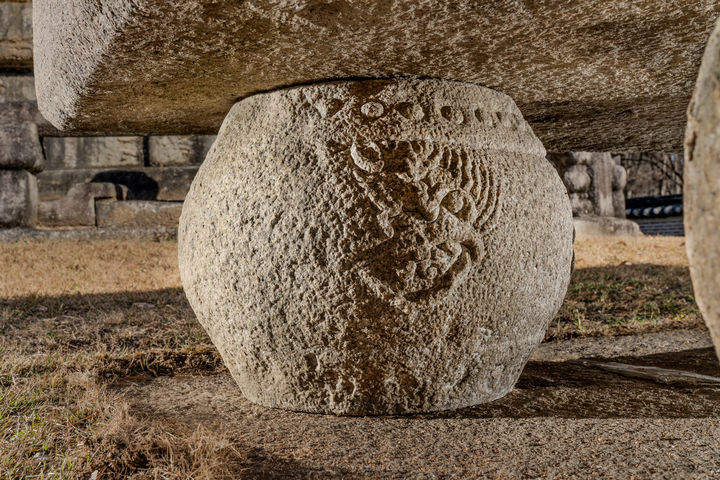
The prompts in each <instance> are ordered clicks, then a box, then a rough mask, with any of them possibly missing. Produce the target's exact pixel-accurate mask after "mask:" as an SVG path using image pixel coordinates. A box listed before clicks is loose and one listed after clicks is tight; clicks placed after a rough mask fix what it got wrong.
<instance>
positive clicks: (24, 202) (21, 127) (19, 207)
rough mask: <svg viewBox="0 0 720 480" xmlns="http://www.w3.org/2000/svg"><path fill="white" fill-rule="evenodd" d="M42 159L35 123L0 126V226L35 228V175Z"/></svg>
mask: <svg viewBox="0 0 720 480" xmlns="http://www.w3.org/2000/svg"><path fill="white" fill-rule="evenodd" d="M42 164H43V156H42V150H41V147H40V138H39V136H38V133H37V127H36V126H35V124H33V123H21V124H15V125H13V124H2V125H0V227H19V226H32V225H34V224H35V223H36V221H37V208H38V188H37V180H36V178H35V174H36V173H37V172H39V171H40V170H42Z"/></svg>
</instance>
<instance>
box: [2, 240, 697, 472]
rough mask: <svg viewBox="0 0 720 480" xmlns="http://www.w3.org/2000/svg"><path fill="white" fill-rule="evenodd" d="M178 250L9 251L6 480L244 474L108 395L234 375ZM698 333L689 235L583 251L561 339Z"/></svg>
mask: <svg viewBox="0 0 720 480" xmlns="http://www.w3.org/2000/svg"><path fill="white" fill-rule="evenodd" d="M176 248H177V246H176V244H175V243H173V242H109V241H90V242H88V241H84V242H57V241H56V242H18V243H10V244H2V243H0V272H2V273H0V358H1V359H2V361H1V362H0V387H1V388H2V393H0V478H7V479H10V478H88V477H89V476H90V475H91V474H92V472H95V471H97V472H98V477H97V478H98V479H103V478H171V479H175V478H177V479H180V478H183V479H184V478H194V479H205V478H208V479H209V478H233V476H234V475H236V474H237V472H241V471H242V468H243V465H245V464H246V463H247V455H248V454H249V453H248V452H246V451H240V450H238V448H237V445H238V443H237V441H231V440H232V439H231V435H229V434H227V433H226V432H223V431H222V429H219V428H214V429H213V431H212V432H209V431H207V427H199V428H197V429H189V428H187V427H183V426H177V425H175V426H169V425H166V424H164V423H163V422H162V420H160V419H154V418H148V417H144V416H142V414H140V413H138V412H130V411H129V410H128V407H127V404H126V403H125V402H124V400H123V399H122V398H120V397H118V396H117V395H116V394H113V393H112V392H111V391H109V390H108V386H110V385H112V384H113V383H114V382H123V381H128V380H131V379H133V378H139V377H147V376H159V375H175V374H179V373H191V374H195V375H202V374H215V373H218V372H221V371H223V369H224V367H223V366H222V364H221V361H220V358H219V356H218V355H217V353H216V351H215V349H214V348H213V346H212V344H211V343H210V341H209V339H208V338H207V336H206V335H205V333H204V332H203V331H202V329H201V328H200V326H199V325H198V323H197V322H196V320H195V318H194V315H193V313H192V311H191V309H190V307H189V305H188V303H187V301H186V299H185V296H184V294H183V292H182V289H181V287H180V278H179V275H178V271H177V264H176V263H177V262H176ZM143 304H150V305H151V307H150V308H148V306H147V305H143ZM699 325H701V320H700V318H699V315H698V313H697V308H696V306H695V303H694V299H693V297H692V289H691V286H690V280H689V274H688V268H687V260H686V257H685V248H684V243H683V239H677V238H640V239H617V238H615V239H591V240H583V241H580V242H578V244H577V246H576V270H575V272H574V273H573V279H572V285H571V287H570V289H569V292H568V298H567V299H566V301H565V304H564V305H563V307H562V309H561V311H560V312H559V314H558V316H557V318H556V319H555V321H554V322H553V324H552V325H551V327H550V329H549V331H548V339H549V340H553V339H562V338H568V337H573V336H586V335H616V334H626V333H634V332H641V331H648V330H658V329H666V328H676V327H688V326H699ZM250 450H251V449H250ZM33 476H34V477H33Z"/></svg>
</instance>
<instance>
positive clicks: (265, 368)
mask: <svg viewBox="0 0 720 480" xmlns="http://www.w3.org/2000/svg"><path fill="white" fill-rule="evenodd" d="M572 239H573V223H572V215H571V209H570V203H569V200H568V198H567V194H566V192H565V187H564V186H563V183H562V181H561V180H560V178H559V177H558V175H557V173H556V172H555V170H554V168H553V167H552V166H551V165H550V164H549V163H548V162H547V160H546V159H545V150H544V148H543V146H542V144H541V143H540V141H539V140H538V139H537V138H536V137H535V135H534V134H533V132H532V131H531V129H530V127H529V126H528V124H527V123H526V122H525V120H524V119H523V118H522V115H521V114H520V111H519V110H518V109H517V107H516V106H515V103H514V102H513V101H512V99H510V98H509V97H508V96H506V95H504V94H501V93H499V92H495V91H492V90H489V89H487V88H483V87H479V86H476V85H472V84H466V83H459V82H450V81H440V80H405V79H393V80H367V81H348V82H330V83H321V84H314V85H308V86H302V87H296V88H289V89H285V90H279V91H273V92H271V93H264V94H258V95H254V96H251V97H249V98H246V99H244V100H242V101H241V102H239V103H237V104H236V105H235V106H234V107H233V108H232V110H231V111H230V113H229V114H228V116H227V118H226V119H225V122H224V123H223V126H222V128H221V130H220V134H219V136H218V139H217V141H216V142H215V144H214V146H213V148H212V149H211V151H210V153H209V155H208V158H207V160H206V161H205V163H204V164H203V165H202V167H201V168H200V171H199V172H198V175H197V177H196V178H195V181H194V182H193V185H192V188H191V190H190V193H189V194H188V196H187V199H186V201H185V206H184V208H183V214H182V217H181V220H180V231H179V241H180V270H181V274H182V280H183V284H184V286H185V290H186V292H187V296H188V299H189V301H190V303H191V305H192V307H193V309H194V310H195V313H196V314H197V317H198V319H199V320H200V322H201V323H202V325H203V326H204V328H205V329H206V330H207V332H208V334H209V335H210V337H211V338H212V340H213V342H214V343H215V345H216V346H217V348H218V350H219V351H220V353H221V355H222V357H223V359H224V361H225V363H226V365H227V367H228V368H229V370H230V372H231V373H232V375H233V377H234V378H235V380H236V381H237V383H238V384H239V386H240V388H241V389H242V392H243V394H244V395H245V396H246V397H247V398H248V399H250V400H252V401H254V402H257V403H259V404H262V405H266V406H271V407H280V408H286V409H291V410H300V411H307V412H320V413H335V414H346V415H365V414H397V413H411V412H427V411H435V410H443V409H450V408H458V407H465V406H470V405H474V404H478V403H482V402H489V401H492V400H495V399H497V398H499V397H502V396H503V395H505V394H507V393H508V392H509V391H510V390H511V389H512V387H513V385H514V384H515V382H516V380H517V378H518V376H519V375H520V372H521V370H522V368H523V366H524V365H525V362H526V361H527V359H528V357H529V356H530V353H531V352H532V350H533V349H534V348H535V347H536V346H537V344H538V343H539V342H540V341H541V340H542V338H543V335H544V332H545V329H546V328H547V326H548V324H549V322H550V320H551V319H552V318H553V316H554V315H555V313H556V312H557V310H558V308H559V307H560V304H561V302H562V300H563V297H564V295H565V292H566V289H567V286H568V282H569V278H570V270H571V263H572V256H573V253H572Z"/></svg>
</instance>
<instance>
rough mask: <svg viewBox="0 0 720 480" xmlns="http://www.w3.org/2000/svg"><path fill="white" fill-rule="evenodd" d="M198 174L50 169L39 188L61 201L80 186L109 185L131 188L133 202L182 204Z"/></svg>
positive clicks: (165, 170) (179, 169)
mask: <svg viewBox="0 0 720 480" xmlns="http://www.w3.org/2000/svg"><path fill="white" fill-rule="evenodd" d="M196 173H197V167H127V168H123V169H110V170H108V169H103V168H77V169H68V170H47V171H44V172H42V173H40V174H39V175H38V185H39V189H40V198H41V199H42V200H54V199H57V198H60V197H62V196H63V195H64V194H65V193H66V192H67V191H68V190H69V189H70V187H71V186H73V185H74V184H76V183H85V182H109V183H115V184H118V185H123V186H125V187H127V189H128V194H127V195H128V199H130V200H164V201H182V200H183V199H184V198H185V195H186V194H187V192H188V189H189V188H190V184H191V183H192V179H193V178H194V177H195V174H196Z"/></svg>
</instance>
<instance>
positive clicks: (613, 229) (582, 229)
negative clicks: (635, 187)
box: [573, 217, 642, 238]
mask: <svg viewBox="0 0 720 480" xmlns="http://www.w3.org/2000/svg"><path fill="white" fill-rule="evenodd" d="M573 223H574V224H575V238H584V237H616V236H617V237H637V236H640V235H642V232H641V231H640V226H639V225H638V224H637V223H635V222H633V221H632V220H626V219H624V218H616V217H576V218H574V219H573Z"/></svg>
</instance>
